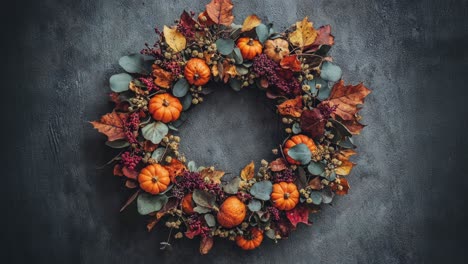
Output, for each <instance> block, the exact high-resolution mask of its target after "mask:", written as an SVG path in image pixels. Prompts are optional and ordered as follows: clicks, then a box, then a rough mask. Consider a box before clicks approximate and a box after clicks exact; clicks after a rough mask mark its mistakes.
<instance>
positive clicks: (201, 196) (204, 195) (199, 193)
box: [192, 189, 216, 208]
mask: <svg viewBox="0 0 468 264" xmlns="http://www.w3.org/2000/svg"><path fill="white" fill-rule="evenodd" d="M192 199H193V201H194V202H195V203H196V204H197V205H199V206H203V207H207V208H213V206H214V205H215V202H216V196H215V195H214V194H211V193H209V192H205V191H203V190H200V189H195V190H194V191H193V195H192Z"/></svg>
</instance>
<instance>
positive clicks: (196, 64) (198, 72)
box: [184, 58, 211, 86]
mask: <svg viewBox="0 0 468 264" xmlns="http://www.w3.org/2000/svg"><path fill="white" fill-rule="evenodd" d="M184 76H185V79H187V81H188V82H189V83H190V84H193V85H196V86H200V85H205V84H206V83H207V82H208V81H209V80H210V78H211V70H210V67H209V66H208V64H206V62H205V61H204V60H202V59H199V58H193V59H190V60H189V61H188V62H187V64H186V65H185V70H184Z"/></svg>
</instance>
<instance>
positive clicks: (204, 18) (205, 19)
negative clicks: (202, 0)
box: [198, 10, 215, 27]
mask: <svg viewBox="0 0 468 264" xmlns="http://www.w3.org/2000/svg"><path fill="white" fill-rule="evenodd" d="M198 23H200V24H201V25H204V26H207V27H209V26H211V25H214V24H215V22H213V20H211V18H210V16H209V15H208V13H207V12H206V10H205V11H203V12H201V13H200V14H198Z"/></svg>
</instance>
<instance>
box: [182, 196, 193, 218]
mask: <svg viewBox="0 0 468 264" xmlns="http://www.w3.org/2000/svg"><path fill="white" fill-rule="evenodd" d="M192 196H193V195H192V194H191V193H189V194H186V195H185V196H184V198H183V199H182V202H181V205H182V211H184V213H186V214H194V213H195V211H194V210H193V208H194V205H195V204H194V202H193V199H192Z"/></svg>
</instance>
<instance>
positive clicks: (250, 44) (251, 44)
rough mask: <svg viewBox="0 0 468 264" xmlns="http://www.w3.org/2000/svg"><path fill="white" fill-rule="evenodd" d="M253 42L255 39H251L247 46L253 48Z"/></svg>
mask: <svg viewBox="0 0 468 264" xmlns="http://www.w3.org/2000/svg"><path fill="white" fill-rule="evenodd" d="M253 41H254V40H253V38H250V39H249V42H247V45H249V46H253V44H254V42H253Z"/></svg>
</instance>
